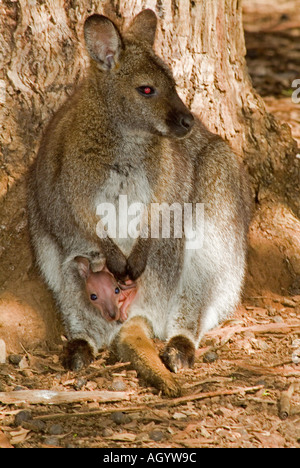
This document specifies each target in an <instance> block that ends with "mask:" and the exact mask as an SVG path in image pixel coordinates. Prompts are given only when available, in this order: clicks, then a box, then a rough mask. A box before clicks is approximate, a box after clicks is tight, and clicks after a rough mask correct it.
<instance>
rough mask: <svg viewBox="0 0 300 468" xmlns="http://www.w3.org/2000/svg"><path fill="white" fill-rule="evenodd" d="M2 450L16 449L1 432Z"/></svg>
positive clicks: (0, 443) (0, 442)
mask: <svg viewBox="0 0 300 468" xmlns="http://www.w3.org/2000/svg"><path fill="white" fill-rule="evenodd" d="M0 448H14V447H13V445H11V443H10V441H9V439H8V437H7V435H6V434H4V432H2V431H0Z"/></svg>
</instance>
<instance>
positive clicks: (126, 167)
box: [95, 162, 151, 256]
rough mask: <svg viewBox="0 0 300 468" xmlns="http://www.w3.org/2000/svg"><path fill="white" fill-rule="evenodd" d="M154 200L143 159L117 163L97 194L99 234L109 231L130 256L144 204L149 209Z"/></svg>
mask: <svg viewBox="0 0 300 468" xmlns="http://www.w3.org/2000/svg"><path fill="white" fill-rule="evenodd" d="M150 200H151V191H150V186H149V181H148V179H147V175H146V172H145V169H144V166H143V164H142V163H141V164H139V165H136V164H134V165H133V164H131V163H129V162H128V163H120V164H115V165H113V166H112V168H111V169H110V172H109V176H108V178H107V180H106V182H105V184H104V185H103V186H102V187H101V190H99V192H98V193H97V195H96V198H95V206H96V210H97V215H98V216H99V223H98V225H97V233H98V235H106V234H107V235H109V237H110V238H112V239H113V240H114V242H115V243H116V244H117V245H118V246H119V247H120V249H121V250H122V251H123V252H124V254H125V255H126V256H128V255H129V254H130V252H131V250H132V247H133V244H134V242H135V240H136V238H137V237H138V236H139V232H140V229H141V222H140V220H141V216H142V213H143V207H144V208H146V209H147V207H148V205H149V203H150ZM101 233H102V234H101ZM103 233H104V234H103Z"/></svg>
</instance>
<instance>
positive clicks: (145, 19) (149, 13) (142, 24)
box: [127, 9, 157, 46]
mask: <svg viewBox="0 0 300 468" xmlns="http://www.w3.org/2000/svg"><path fill="white" fill-rule="evenodd" d="M156 26H157V17H156V14H155V13H154V11H153V10H150V9H147V10H142V11H141V12H140V13H139V14H138V15H136V16H135V18H133V20H132V22H131V24H130V26H129V28H128V29H127V32H128V33H130V34H133V36H134V37H135V38H136V39H139V40H143V41H146V42H148V43H149V44H150V45H151V46H153V44H154V39H155V33H156Z"/></svg>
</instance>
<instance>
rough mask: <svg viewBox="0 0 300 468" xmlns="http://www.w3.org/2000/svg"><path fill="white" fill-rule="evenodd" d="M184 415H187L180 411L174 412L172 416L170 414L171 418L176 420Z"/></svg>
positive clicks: (183, 417)
mask: <svg viewBox="0 0 300 468" xmlns="http://www.w3.org/2000/svg"><path fill="white" fill-rule="evenodd" d="M186 417H187V415H186V414H184V413H180V412H176V413H174V414H173V416H172V418H173V419H177V420H178V421H179V420H180V419H185V418H186Z"/></svg>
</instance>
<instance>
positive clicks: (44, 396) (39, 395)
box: [0, 390, 130, 405]
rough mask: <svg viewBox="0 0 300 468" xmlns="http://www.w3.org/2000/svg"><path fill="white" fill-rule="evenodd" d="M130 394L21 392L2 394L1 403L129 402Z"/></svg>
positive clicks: (51, 391) (106, 392)
mask: <svg viewBox="0 0 300 468" xmlns="http://www.w3.org/2000/svg"><path fill="white" fill-rule="evenodd" d="M129 397H130V393H129V392H109V391H106V390H94V391H92V392H90V391H79V392H78V391H75V390H74V391H70V392H64V391H60V392H58V391H53V390H19V391H17V392H0V401H1V402H2V403H5V404H7V405H11V404H20V403H28V404H31V405H36V404H45V405H60V404H62V403H75V402H82V401H100V402H101V403H107V402H113V401H120V400H129Z"/></svg>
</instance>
